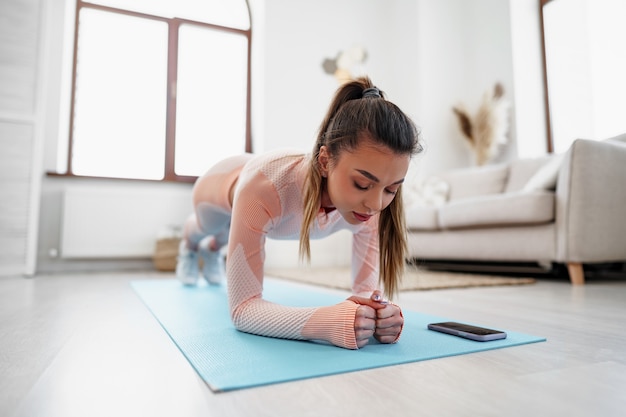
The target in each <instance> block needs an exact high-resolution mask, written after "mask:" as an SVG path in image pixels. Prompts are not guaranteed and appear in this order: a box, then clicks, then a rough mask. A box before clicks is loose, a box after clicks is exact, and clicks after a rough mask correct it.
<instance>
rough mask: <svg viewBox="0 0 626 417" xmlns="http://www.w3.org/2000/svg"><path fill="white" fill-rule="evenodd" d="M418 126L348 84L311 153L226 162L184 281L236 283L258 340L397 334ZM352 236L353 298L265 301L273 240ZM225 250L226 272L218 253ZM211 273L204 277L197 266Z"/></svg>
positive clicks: (188, 232) (197, 191) (231, 289)
mask: <svg viewBox="0 0 626 417" xmlns="http://www.w3.org/2000/svg"><path fill="white" fill-rule="evenodd" d="M421 150H422V147H421V145H420V143H419V136H418V132H417V129H416V127H415V125H414V124H413V122H412V121H411V120H410V119H409V118H408V117H407V116H406V115H405V114H404V113H403V112H402V111H401V110H400V109H399V108H398V107H397V106H396V105H394V104H393V103H391V102H389V101H387V100H386V99H385V97H384V94H383V92H382V91H380V90H379V89H378V88H376V87H374V85H373V84H372V82H371V81H370V79H369V78H367V77H362V78H359V79H357V80H355V81H352V82H349V83H347V84H344V85H343V86H341V87H340V88H339V89H338V90H337V92H336V94H335V96H334V98H333V101H332V103H331V105H330V108H329V109H328V113H327V114H326V116H325V118H324V120H323V122H322V124H321V127H320V131H319V134H318V137H317V141H316V143H315V146H314V148H313V151H312V153H310V154H302V153H298V152H293V151H292V152H289V151H272V152H268V153H264V154H260V155H251V154H247V155H241V156H236V157H232V158H229V159H226V160H224V161H222V162H220V163H218V164H216V165H215V166H214V167H212V168H211V169H210V170H209V171H208V172H207V173H206V174H205V175H204V176H202V177H200V178H198V180H197V182H196V184H195V186H194V189H193V205H194V210H195V213H194V214H193V215H192V216H190V218H189V219H188V220H187V221H186V223H185V228H184V238H183V240H182V242H181V245H180V249H179V257H178V264H177V267H176V275H177V277H178V279H180V280H181V281H182V282H183V283H184V284H186V285H194V284H196V282H197V280H198V279H199V277H200V275H202V276H203V277H204V278H205V279H206V280H207V281H208V282H209V283H210V284H219V283H220V282H222V280H223V279H225V277H227V279H228V298H229V305H230V314H231V317H232V321H233V323H234V325H235V327H236V328H237V329H239V330H241V331H244V332H248V333H253V334H257V335H263V336H269V337H277V338H287V339H299V340H315V341H325V342H329V343H332V344H334V345H336V346H340V347H343V348H347V349H357V348H360V347H363V346H365V345H366V344H367V343H368V341H369V340H370V338H371V337H374V338H375V339H376V340H378V341H379V342H380V343H395V342H396V341H397V340H398V339H399V338H400V333H401V331H402V327H403V324H404V319H403V316H402V312H401V310H400V308H399V307H398V306H397V305H395V304H392V303H386V302H384V301H383V300H384V299H385V295H386V296H388V297H391V296H393V294H394V293H395V292H396V290H397V286H398V281H399V279H400V277H401V274H402V272H403V269H404V262H405V252H406V237H405V222H404V212H403V206H402V196H401V191H402V182H403V181H404V177H405V175H406V172H407V170H408V167H409V162H410V159H411V157H412V156H413V155H414V154H416V153H418V152H420V151H421ZM345 229H347V230H349V231H350V232H351V233H352V235H353V243H352V251H353V253H352V283H353V284H352V294H353V295H352V296H351V297H350V298H348V299H347V300H345V301H343V302H341V303H339V304H336V305H333V306H322V307H313V308H301V307H287V306H282V305H278V304H275V303H271V302H269V301H266V300H264V299H263V294H262V290H263V262H264V259H265V251H264V246H265V239H266V238H268V237H269V238H276V239H294V240H296V239H299V241H300V255H301V256H302V257H303V258H310V246H309V240H310V239H318V238H323V237H325V236H328V235H330V234H332V233H334V232H336V231H338V230H345ZM225 245H228V248H227V256H226V265H224V261H223V257H222V256H221V255H220V252H219V251H220V249H221V248H222V247H223V246H225ZM199 256H200V257H202V259H203V263H204V266H203V267H202V272H200V270H199V266H198V259H199Z"/></svg>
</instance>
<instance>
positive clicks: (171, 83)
mask: <svg viewBox="0 0 626 417" xmlns="http://www.w3.org/2000/svg"><path fill="white" fill-rule="evenodd" d="M245 4H246V8H247V11H248V18H249V22H250V25H249V28H248V29H238V28H233V27H227V26H221V25H216V24H213V23H206V22H199V21H195V20H190V19H183V18H177V17H174V18H167V17H161V16H155V15H150V14H145V13H140V12H135V11H131V10H124V9H119V8H114V7H109V6H103V5H100V4H94V3H89V2H85V1H82V0H76V11H75V20H74V44H73V53H72V78H71V95H70V114H69V132H68V149H67V162H66V172H65V173H64V174H55V173H52V175H59V176H68V177H81V178H85V177H90V176H85V175H79V174H75V173H74V172H73V169H72V168H73V167H72V155H73V147H74V114H75V106H76V103H75V92H76V70H77V62H78V59H77V58H78V33H79V25H80V23H79V15H80V11H81V9H82V8H90V9H95V10H101V11H105V12H110V13H117V14H123V15H127V16H133V17H139V18H143V19H150V20H155V21H160V22H164V23H166V24H167V25H168V45H167V85H166V86H164V88H166V91H165V93H166V94H167V103H166V124H165V159H164V161H163V178H161V179H158V180H155V179H141V178H118V177H102V176H97V177H93V178H107V179H117V180H136V181H157V182H159V181H161V182H184V183H193V182H195V180H196V179H197V178H198V177H197V176H189V175H178V174H176V171H175V152H176V83H177V78H178V34H179V28H180V26H181V25H183V24H190V25H194V26H199V27H204V28H207V29H212V30H217V31H222V32H228V33H234V34H239V35H242V36H245V37H246V40H247V46H248V47H247V69H246V73H247V75H246V84H247V85H246V110H245V114H246V121H245V144H244V146H245V152H250V153H251V152H252V151H253V149H252V134H251V130H252V129H251V128H252V123H251V82H252V74H251V68H252V65H251V59H252V42H251V41H252V16H251V13H250V5H249V3H248V0H245Z"/></svg>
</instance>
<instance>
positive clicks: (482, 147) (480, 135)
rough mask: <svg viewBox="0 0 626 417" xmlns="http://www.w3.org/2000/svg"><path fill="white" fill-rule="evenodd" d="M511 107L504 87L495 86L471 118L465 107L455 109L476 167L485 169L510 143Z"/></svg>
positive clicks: (484, 96) (459, 106) (486, 94)
mask: <svg viewBox="0 0 626 417" xmlns="http://www.w3.org/2000/svg"><path fill="white" fill-rule="evenodd" d="M509 107H510V103H509V102H508V100H506V99H505V98H504V87H503V86H502V84H500V83H496V85H495V87H494V88H493V90H490V91H487V92H485V94H484V95H483V99H482V102H481V104H480V107H479V108H478V111H477V112H476V114H475V115H474V117H472V116H471V115H470V114H469V112H468V111H467V109H466V108H465V106H464V105H463V104H460V105H458V106H456V107H453V108H452V111H453V112H454V114H456V116H457V117H458V121H459V127H460V129H461V132H462V133H463V136H464V137H465V138H466V139H467V142H468V144H469V146H470V148H471V150H472V151H473V153H474V157H475V161H476V165H479V166H480V165H484V164H486V163H487V162H489V160H491V159H492V158H493V157H494V156H496V153H497V150H498V146H501V145H504V144H506V142H507V136H506V135H507V132H508V130H509V119H508V110H509Z"/></svg>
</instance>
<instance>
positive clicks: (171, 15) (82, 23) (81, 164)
mask: <svg viewBox="0 0 626 417" xmlns="http://www.w3.org/2000/svg"><path fill="white" fill-rule="evenodd" d="M76 16H77V25H76V28H77V30H76V35H75V36H76V37H75V57H74V76H73V90H72V102H71V106H72V108H71V116H70V135H69V141H70V142H69V147H68V148H69V152H68V153H69V154H68V159H67V162H68V168H67V174H68V175H80V176H95V177H110V178H133V179H150V180H169V181H193V180H195V178H196V177H197V176H199V175H201V174H202V173H203V172H204V171H205V170H206V169H207V168H209V167H210V166H211V165H212V164H213V163H215V162H217V161H218V160H220V159H223V158H224V157H227V156H229V155H234V154H240V153H242V152H246V151H247V152H251V151H252V149H251V141H250V121H249V120H250V104H249V103H250V85H249V83H250V81H249V80H250V63H249V59H250V37H251V29H250V15H249V10H248V6H247V3H245V2H244V0H241V1H239V2H237V1H234V0H176V1H174V0H161V1H155V0H97V1H95V2H92V3H87V2H83V1H81V0H77V11H76Z"/></svg>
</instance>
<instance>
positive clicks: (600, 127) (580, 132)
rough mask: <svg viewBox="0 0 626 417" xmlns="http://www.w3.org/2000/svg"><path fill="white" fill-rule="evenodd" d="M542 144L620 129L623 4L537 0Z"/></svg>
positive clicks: (625, 62)
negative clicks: (544, 111)
mask: <svg viewBox="0 0 626 417" xmlns="http://www.w3.org/2000/svg"><path fill="white" fill-rule="evenodd" d="M540 7H541V12H542V24H543V32H544V51H545V65H546V67H545V71H546V72H545V76H546V86H547V87H546V88H547V91H546V97H547V108H548V126H549V131H548V140H549V143H548V149H549V150H551V151H554V152H564V151H566V150H567V149H568V148H569V146H570V145H571V143H572V142H573V141H574V140H575V139H578V138H586V139H596V140H601V139H606V138H609V137H611V136H616V135H618V134H621V133H624V132H626V119H625V118H624V114H626V101H624V97H625V96H626V78H625V77H624V73H626V53H625V52H624V51H626V27H624V25H623V22H624V19H625V18H626V3H625V2H624V1H623V0H567V1H566V0H542V1H541V6H540Z"/></svg>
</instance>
